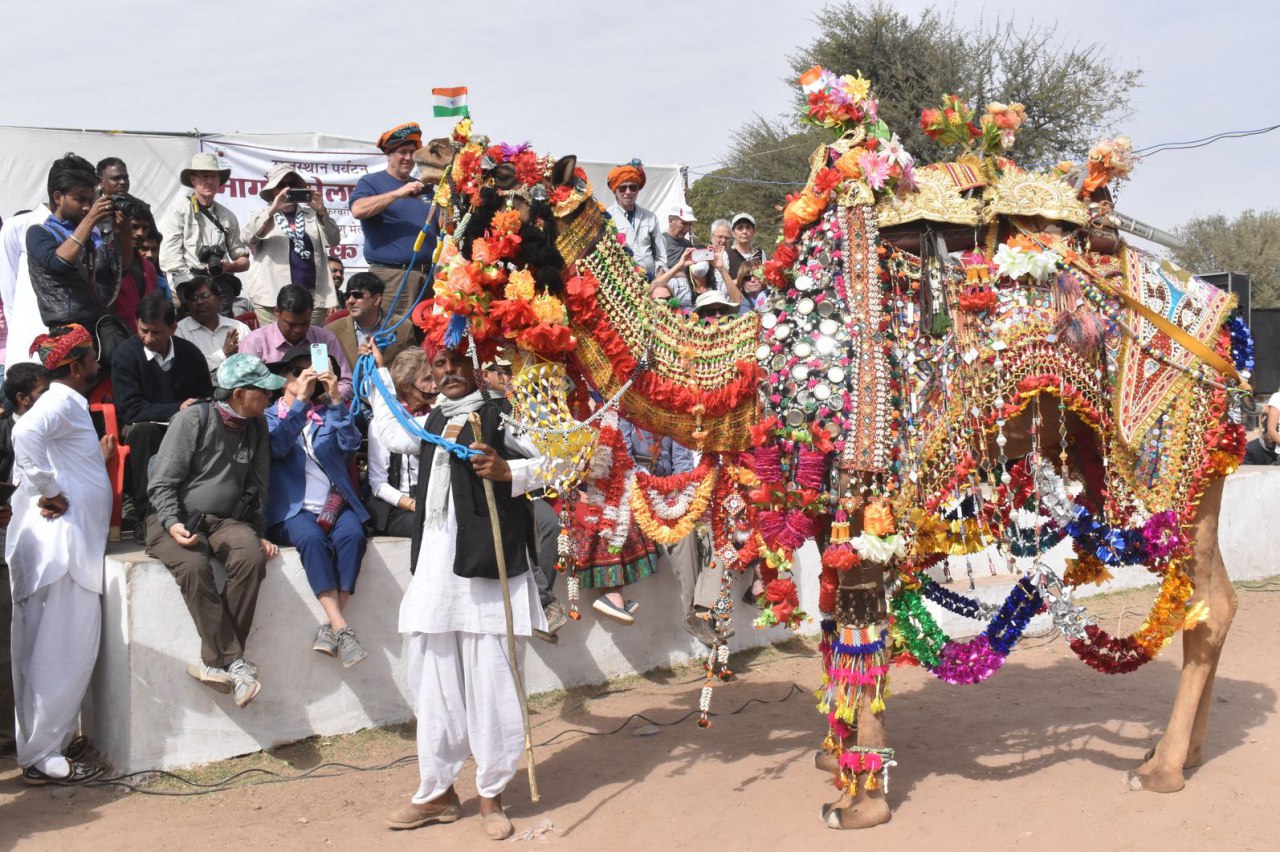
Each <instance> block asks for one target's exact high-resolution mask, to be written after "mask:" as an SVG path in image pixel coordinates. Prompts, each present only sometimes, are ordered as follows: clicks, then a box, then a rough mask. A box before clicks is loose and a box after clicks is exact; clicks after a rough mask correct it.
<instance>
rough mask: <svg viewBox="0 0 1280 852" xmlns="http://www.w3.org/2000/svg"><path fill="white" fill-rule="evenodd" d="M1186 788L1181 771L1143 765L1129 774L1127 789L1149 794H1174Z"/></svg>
mask: <svg viewBox="0 0 1280 852" xmlns="http://www.w3.org/2000/svg"><path fill="white" fill-rule="evenodd" d="M1185 786H1187V781H1186V778H1184V777H1183V775H1182V770H1181V769H1177V768H1169V767H1162V766H1159V765H1152V764H1150V763H1144V764H1143V765H1142V766H1141V767H1139V768H1138V769H1135V770H1134V771H1132V772H1130V773H1129V789H1130V790H1133V791H1134V792H1140V791H1142V790H1146V791H1148V792H1151V793H1176V792H1178V791H1179V790H1181V789H1182V788H1183V787H1185Z"/></svg>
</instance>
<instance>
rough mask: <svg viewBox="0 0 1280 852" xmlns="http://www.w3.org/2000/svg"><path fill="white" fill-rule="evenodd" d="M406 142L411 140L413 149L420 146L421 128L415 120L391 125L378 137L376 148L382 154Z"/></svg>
mask: <svg viewBox="0 0 1280 852" xmlns="http://www.w3.org/2000/svg"><path fill="white" fill-rule="evenodd" d="M406 142H412V143H413V147H414V150H415V151H416V150H417V149H418V148H421V147H422V128H421V127H419V126H418V125H417V123H415V122H412V121H411V122H409V123H408V124H401V125H399V126H397V127H393V128H391V129H390V130H388V131H387V132H386V133H384V134H382V135H381V136H379V137H378V148H379V149H380V150H381V151H382V153H384V154H390V153H391V152H392V151H394V150H395V149H396V148H399V147H400V146H401V145H403V144H404V143H406Z"/></svg>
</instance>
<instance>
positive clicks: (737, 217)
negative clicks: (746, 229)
mask: <svg viewBox="0 0 1280 852" xmlns="http://www.w3.org/2000/svg"><path fill="white" fill-rule="evenodd" d="M743 221H746V222H750V223H751V227H753V228H754V227H755V226H756V217H755V216H752V215H751V214H750V213H735V214H734V217H733V219H731V220H730V222H729V226H730V227H734V226H736V225H737V224H738V223H739V222H743Z"/></svg>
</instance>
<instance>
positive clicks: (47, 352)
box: [28, 323, 93, 370]
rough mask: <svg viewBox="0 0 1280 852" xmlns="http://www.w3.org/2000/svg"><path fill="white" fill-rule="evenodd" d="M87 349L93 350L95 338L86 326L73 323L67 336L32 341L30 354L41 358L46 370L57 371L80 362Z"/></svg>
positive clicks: (47, 337)
mask: <svg viewBox="0 0 1280 852" xmlns="http://www.w3.org/2000/svg"><path fill="white" fill-rule="evenodd" d="M85 349H88V350H89V351H92V350H93V338H92V337H91V336H90V335H89V332H87V331H85V328H84V326H82V325H76V324H75V323H72V324H71V325H68V326H67V332H66V334H60V335H57V336H54V335H52V334H42V335H40V336H39V337H37V338H36V339H35V340H34V341H32V343H31V349H30V350H29V353H28V354H31V355H35V356H36V357H37V358H39V359H40V363H41V364H43V365H44V368H45V369H46V370H56V369H58V368H59V367H65V366H66V365H68V364H74V363H75V362H76V361H79V360H80V359H81V358H83V357H84V356H85V354H86V353H85V352H84V351H83V350H85Z"/></svg>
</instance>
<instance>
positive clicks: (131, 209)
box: [111, 195, 151, 219]
mask: <svg viewBox="0 0 1280 852" xmlns="http://www.w3.org/2000/svg"><path fill="white" fill-rule="evenodd" d="M111 203H112V205H114V206H115V208H116V210H118V211H119V212H121V213H123V214H124V217H125V218H126V219H150V218H151V205H150V204H148V203H147V202H145V201H143V200H142V199H140V198H134V197H133V196H132V195H113V196H111Z"/></svg>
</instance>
